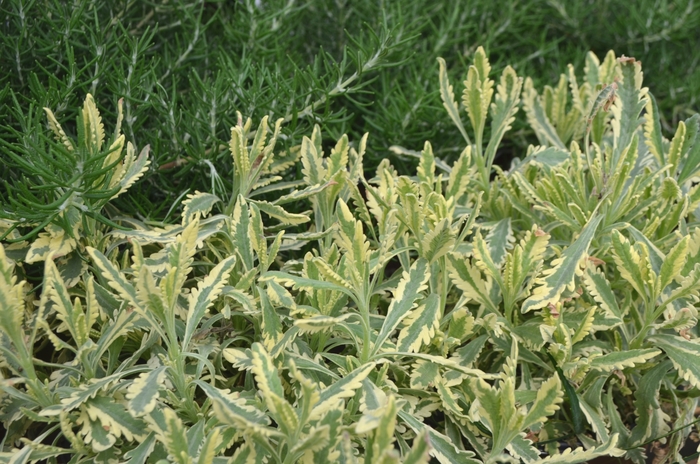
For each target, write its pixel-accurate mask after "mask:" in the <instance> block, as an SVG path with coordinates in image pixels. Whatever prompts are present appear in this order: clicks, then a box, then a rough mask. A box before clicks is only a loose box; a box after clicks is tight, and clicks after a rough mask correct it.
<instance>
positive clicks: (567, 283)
mask: <svg viewBox="0 0 700 464" xmlns="http://www.w3.org/2000/svg"><path fill="white" fill-rule="evenodd" d="M603 218H604V216H597V217H593V218H591V219H590V221H589V222H588V224H587V225H586V227H584V228H583V230H582V231H581V234H580V235H579V236H578V238H577V239H576V241H575V242H574V243H572V244H571V245H570V246H569V247H568V248H567V249H566V250H565V251H564V253H562V255H561V257H560V258H558V259H555V260H554V261H552V263H551V266H552V267H551V268H550V269H548V270H547V271H546V272H545V273H544V277H542V278H540V279H538V280H537V283H538V284H539V286H538V287H537V288H535V290H534V291H533V293H532V296H530V297H529V298H528V299H527V300H525V302H524V303H523V305H522V308H521V311H522V312H523V313H526V312H528V311H532V310H533V309H540V308H543V307H545V306H547V305H548V304H550V303H556V302H557V301H558V300H559V296H560V295H561V294H562V292H563V291H564V290H565V289H566V288H569V289H571V290H573V285H574V278H575V276H576V275H580V274H581V273H582V271H581V262H582V260H583V259H585V258H586V254H587V252H588V246H589V245H590V243H591V240H593V236H594V233H595V231H596V229H597V228H598V224H600V222H601V221H602V220H603Z"/></svg>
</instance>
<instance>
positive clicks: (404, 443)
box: [0, 48, 700, 464]
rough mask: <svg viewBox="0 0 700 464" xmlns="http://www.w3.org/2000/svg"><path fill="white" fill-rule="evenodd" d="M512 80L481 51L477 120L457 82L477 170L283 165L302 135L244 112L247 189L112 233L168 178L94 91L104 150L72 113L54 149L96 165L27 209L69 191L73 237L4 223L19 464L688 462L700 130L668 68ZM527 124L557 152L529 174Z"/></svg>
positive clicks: (619, 62)
mask: <svg viewBox="0 0 700 464" xmlns="http://www.w3.org/2000/svg"><path fill="white" fill-rule="evenodd" d="M492 74H493V73H492V71H491V65H490V63H489V60H488V59H487V56H486V54H485V53H484V51H483V49H482V48H479V49H477V51H476V52H475V55H474V60H473V64H472V65H471V66H469V68H468V72H467V74H466V80H465V81H464V83H463V87H462V88H460V89H459V91H460V93H461V98H459V99H457V97H456V96H455V89H454V87H453V86H452V84H451V83H450V80H449V78H448V75H447V68H446V65H445V62H444V61H442V60H440V62H439V73H438V79H439V89H438V90H439V94H440V96H441V99H442V102H443V105H444V108H445V109H446V111H447V114H448V117H449V118H450V119H451V120H452V122H453V123H454V124H455V126H456V128H457V130H458V132H459V133H460V134H461V136H462V137H463V142H462V146H463V150H462V151H461V154H460V156H459V158H458V159H457V160H456V161H455V162H454V163H449V162H445V161H444V160H442V159H440V158H439V157H437V156H435V151H434V150H433V146H432V145H431V143H430V142H426V143H425V145H424V148H423V150H422V152H420V153H417V154H415V156H417V157H418V159H419V164H418V168H417V172H416V175H415V176H405V175H399V173H398V172H397V171H396V170H395V168H394V167H393V166H392V165H391V163H390V162H389V160H383V161H382V162H380V163H379V166H378V167H377V169H376V172H375V174H374V176H372V177H369V176H366V175H365V173H364V171H365V169H364V166H363V162H364V160H365V159H366V158H367V157H368V156H369V155H368V153H369V150H368V148H367V136H366V135H365V136H363V137H362V138H361V139H359V140H350V139H349V138H348V137H347V136H341V137H339V138H338V139H337V141H336V142H335V144H334V145H333V146H332V148H331V149H330V150H329V149H325V148H324V144H323V139H322V131H321V129H320V128H319V127H318V126H316V127H315V128H314V129H313V130H312V131H311V133H310V134H309V135H310V136H309V137H303V138H302V141H301V144H300V145H298V146H294V147H292V148H291V149H289V150H281V149H280V148H279V147H278V145H277V143H278V140H279V138H280V137H281V127H282V124H283V120H282V119H279V120H277V121H276V122H275V123H274V124H271V123H270V122H269V119H268V117H263V118H262V120H261V121H260V123H259V124H258V125H257V127H254V126H253V125H252V121H251V120H250V119H244V118H243V117H242V116H241V115H240V114H239V115H238V117H237V122H236V124H234V125H233V127H232V128H231V132H230V140H229V143H228V146H227V150H228V156H229V157H230V160H231V164H232V175H231V178H230V179H229V180H230V186H231V187H230V189H229V190H227V191H225V192H224V191H217V192H216V193H212V192H194V193H192V194H189V195H188V196H187V198H186V199H185V200H184V201H183V202H182V213H181V217H180V220H179V221H178V222H176V223H173V224H165V223H153V222H144V221H139V220H137V219H135V218H133V217H124V216H121V217H113V218H111V219H108V218H106V217H105V216H104V215H103V214H101V212H102V211H104V209H105V208H109V207H110V205H109V201H110V200H111V199H113V198H115V197H116V196H117V195H119V194H120V193H123V192H124V190H125V189H127V188H129V187H130V186H131V185H132V184H133V183H134V182H135V181H136V180H137V179H138V178H139V176H141V175H142V173H143V172H144V171H145V170H146V169H147V167H148V162H149V159H148V157H149V152H148V149H147V148H145V149H142V150H141V151H140V155H137V152H139V150H137V149H136V148H135V147H134V146H133V145H132V143H131V142H125V141H126V138H127V137H126V136H125V134H122V127H123V123H122V121H123V120H124V114H123V112H122V111H123V110H122V106H121V103H120V105H119V106H118V108H117V117H116V121H117V122H116V126H115V128H114V131H113V133H112V135H109V132H107V130H106V129H105V124H104V123H103V121H102V117H101V115H100V112H99V110H98V109H97V106H96V105H95V102H94V100H93V97H92V96H91V95H88V97H87V98H86V100H85V102H84V105H83V108H82V111H81V112H80V114H79V117H78V120H77V123H76V127H77V128H78V130H77V134H78V137H77V140H76V139H74V138H72V137H70V136H68V135H66V132H65V130H64V129H63V128H62V125H61V123H60V122H59V121H58V119H57V118H56V117H55V115H54V113H53V112H52V111H51V110H49V109H47V110H46V117H47V120H48V122H49V127H50V130H51V133H52V136H53V140H52V139H50V138H48V137H45V136H43V135H41V134H38V135H34V137H36V138H35V139H32V138H31V137H30V136H28V138H27V139H26V140H36V141H37V142H36V143H37V145H36V146H35V149H37V150H43V151H42V155H41V156H43V157H44V159H45V160H46V163H55V166H57V167H60V166H62V165H68V166H79V167H80V169H79V170H77V171H71V170H70V169H69V168H66V169H65V170H64V171H58V170H57V171H51V172H49V173H47V175H48V174H51V175H54V176H57V177H60V178H62V179H63V180H64V183H62V184H54V183H49V182H47V183H45V184H44V185H43V188H41V189H37V188H36V187H38V186H39V185H40V184H38V183H37V184H34V187H33V188H32V185H31V184H30V186H28V187H27V188H26V189H25V190H24V191H23V192H22V193H21V195H18V196H17V197H16V198H17V201H15V202H13V203H12V205H13V206H14V207H16V208H20V207H27V206H26V205H25V204H24V203H22V201H24V200H26V199H28V198H29V197H28V196H29V195H36V193H35V192H34V191H37V190H38V191H39V192H42V195H49V196H51V195H53V197H51V198H54V197H55V198H56V199H55V200H54V201H53V202H54V205H47V210H48V209H49V206H51V208H53V207H54V206H55V205H59V206H60V208H59V211H58V212H57V213H56V214H55V215H54V216H53V217H52V218H51V219H50V220H48V217H47V220H48V221H47V220H42V219H41V217H29V216H27V217H26V218H22V219H21V220H19V221H13V220H5V221H3V222H2V223H1V226H2V228H3V230H4V234H5V237H6V238H5V243H4V244H3V245H2V246H0V331H1V332H0V333H1V334H2V339H1V340H2V345H0V350H2V353H3V358H2V359H3V364H2V372H3V377H4V380H3V381H2V384H0V391H1V392H2V393H1V395H2V396H1V397H0V398H1V400H2V408H1V411H2V413H1V415H0V417H1V418H2V423H3V426H4V427H5V435H4V438H3V440H2V443H3V448H4V451H3V454H1V455H0V458H1V459H3V460H4V461H5V462H36V461H41V460H44V459H50V460H56V459H61V460H64V458H67V459H65V460H68V459H69V460H70V462H75V463H78V462H114V461H117V462H129V463H131V464H135V463H145V462H158V461H159V460H162V459H167V460H169V461H173V462H178V463H191V462H197V463H218V462H278V463H292V462H318V463H326V462H358V461H364V462H365V463H375V462H404V463H420V462H423V463H426V462H428V461H429V459H430V457H429V456H432V457H433V459H436V460H437V461H439V462H441V463H454V462H460V463H495V462H502V461H523V462H526V463H530V462H546V463H553V462H557V463H559V462H561V463H576V462H588V461H590V460H591V459H593V458H595V457H597V456H622V455H625V456H626V457H627V458H628V459H631V460H632V461H634V462H637V463H642V462H645V458H644V456H645V452H646V451H648V448H646V445H648V444H649V443H652V442H653V443H654V444H655V453H657V455H656V458H657V461H658V462H661V461H663V460H670V461H674V462H675V461H681V460H683V458H682V457H681V455H680V454H679V451H680V449H681V447H682V445H683V444H684V442H685V441H686V438H687V437H688V435H689V433H690V431H691V429H692V425H693V424H694V423H695V422H696V421H695V419H694V412H695V410H696V407H697V405H698V397H699V396H700V395H699V393H700V391H699V390H698V388H699V387H700V363H698V361H697V359H698V356H700V337H699V336H698V329H697V309H696V308H695V304H696V302H697V301H698V296H699V295H700V228H699V227H698V226H697V216H696V213H697V207H698V205H699V204H700V187H698V184H697V183H696V179H697V177H698V174H699V173H700V140H699V137H700V135H699V133H700V116H698V115H694V116H692V117H691V118H689V119H687V120H685V121H682V122H680V123H679V125H678V127H677V129H676V131H675V133H674V135H673V137H672V139H671V140H667V139H665V138H664V137H663V135H662V133H661V124H660V121H659V113H658V109H657V107H656V104H655V100H654V99H653V97H651V95H650V94H649V93H648V90H647V89H646V88H644V87H642V72H641V64H640V63H639V62H638V61H636V60H634V59H633V58H625V57H621V58H617V59H616V58H615V56H614V54H613V53H612V52H610V53H608V54H607V55H606V57H605V59H604V60H603V61H602V62H600V61H599V60H598V58H597V57H596V56H595V55H593V54H590V55H588V57H587V59H586V66H585V69H584V77H583V78H581V77H577V75H576V73H575V72H574V70H573V68H570V69H569V72H568V74H566V75H564V76H563V77H562V80H561V81H560V83H559V85H558V86H557V87H546V88H545V89H544V90H543V91H541V92H538V91H537V90H536V89H535V87H534V85H533V82H532V81H531V80H530V79H526V80H523V79H522V78H521V77H519V76H518V75H517V74H516V72H515V71H514V70H513V68H511V67H506V68H505V69H504V70H503V72H502V73H501V75H500V76H499V77H497V79H496V81H494V80H492V79H491V77H490V76H491V75H492ZM520 106H522V108H523V112H524V115H525V118H526V120H527V122H528V124H529V126H530V127H531V129H532V131H533V133H534V134H536V136H537V138H538V139H539V142H540V143H539V145H537V146H530V147H529V148H528V149H527V151H526V153H524V156H523V158H522V159H521V160H519V161H517V162H515V163H514V165H513V166H512V167H511V169H509V170H503V169H501V168H500V167H498V166H497V165H495V164H494V159H495V157H496V154H497V152H498V149H499V146H500V144H501V141H502V140H503V137H504V135H505V134H506V133H507V132H508V131H509V130H510V129H511V126H512V125H513V123H514V121H515V116H516V113H518V110H519V108H520ZM465 115H466V116H467V118H466V119H467V120H468V123H467V124H465V123H464V121H465V118H463V116H465ZM17 149H18V150H19V149H20V148H19V147H18V148H17ZM405 152H406V153H407V154H409V155H410V154H412V152H409V151H405ZM13 159H14V160H15V162H16V163H17V166H19V167H21V168H24V169H27V170H29V169H35V168H38V166H28V165H25V164H23V163H22V160H23V158H22V157H20V156H14V157H13ZM294 166H299V167H300V169H299V170H297V171H296V172H297V173H298V175H294V172H295V171H294V169H293V168H294ZM61 176H62V177H61ZM71 176H72V177H71ZM68 177H70V179H67V178H68ZM51 198H49V199H51ZM28 211H29V210H28ZM114 221H117V222H114ZM45 222H46V223H45ZM31 228H34V229H37V230H39V232H38V235H35V236H32V234H26V235H25V236H22V233H23V232H24V231H25V230H27V229H31ZM39 268H43V270H40V269H39ZM37 273H38V274H39V275H40V277H37ZM30 282H36V283H38V284H40V285H37V286H32V284H30ZM660 440H662V441H660ZM570 447H571V448H570ZM573 448H576V449H573ZM562 450H563V451H562Z"/></svg>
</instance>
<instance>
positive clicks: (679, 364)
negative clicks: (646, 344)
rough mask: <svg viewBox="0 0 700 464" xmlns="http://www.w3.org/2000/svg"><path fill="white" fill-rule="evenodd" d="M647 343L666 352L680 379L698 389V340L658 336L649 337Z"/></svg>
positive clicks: (664, 335) (699, 378)
mask: <svg viewBox="0 0 700 464" xmlns="http://www.w3.org/2000/svg"><path fill="white" fill-rule="evenodd" d="M649 341H650V342H651V343H653V344H654V345H656V346H658V347H659V348H661V349H662V350H664V351H665V352H666V354H667V355H668V357H669V358H670V359H671V362H672V363H673V366H674V367H675V368H676V369H677V370H678V373H679V374H680V375H681V377H683V378H684V379H685V380H687V381H688V382H690V384H691V385H693V386H694V387H696V388H700V362H698V359H700V339H694V340H686V339H685V338H683V337H678V336H676V335H666V334H658V335H653V336H651V337H649Z"/></svg>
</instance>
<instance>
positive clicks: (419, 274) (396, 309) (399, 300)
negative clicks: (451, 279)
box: [373, 258, 430, 353]
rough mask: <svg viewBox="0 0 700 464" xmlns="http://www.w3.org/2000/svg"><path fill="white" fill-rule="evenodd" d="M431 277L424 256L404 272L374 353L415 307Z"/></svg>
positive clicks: (378, 336)
mask: <svg viewBox="0 0 700 464" xmlns="http://www.w3.org/2000/svg"><path fill="white" fill-rule="evenodd" d="M429 277H430V270H429V269H428V262H427V261H426V260H425V259H422V258H420V259H418V260H416V261H415V262H414V263H413V265H412V266H411V269H409V271H408V272H404V273H403V276H402V278H401V282H399V285H398V287H396V291H394V292H393V293H394V299H393V300H392V301H391V304H390V305H389V309H388V310H387V314H386V318H385V319H384V323H383V324H382V328H381V330H380V331H379V334H378V335H377V339H376V341H375V343H374V348H373V353H377V352H378V351H379V350H381V348H382V345H383V344H384V341H385V340H386V339H387V338H388V337H389V335H390V334H391V333H392V332H393V331H394V330H395V329H396V327H398V325H399V323H400V322H401V321H402V320H403V319H404V318H405V317H406V315H407V314H408V312H409V311H410V310H411V309H413V306H414V304H415V301H416V300H417V299H418V298H419V296H420V294H421V292H422V291H423V290H425V289H426V288H427V287H426V285H425V283H426V282H427V281H428V278H429Z"/></svg>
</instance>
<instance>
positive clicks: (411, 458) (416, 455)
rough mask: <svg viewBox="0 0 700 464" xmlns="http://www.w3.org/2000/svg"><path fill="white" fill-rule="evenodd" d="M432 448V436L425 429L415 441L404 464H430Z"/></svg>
mask: <svg viewBox="0 0 700 464" xmlns="http://www.w3.org/2000/svg"><path fill="white" fill-rule="evenodd" d="M430 448H431V446H430V436H429V435H428V433H427V431H426V430H425V429H423V430H421V431H420V432H418V434H417V435H416V437H415V438H414V439H413V447H412V448H411V451H410V452H409V453H408V454H407V455H406V456H405V457H404V458H403V464H428V463H429V462H430Z"/></svg>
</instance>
